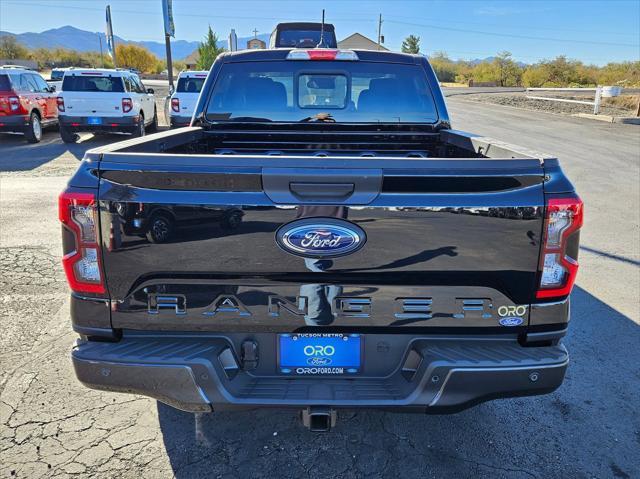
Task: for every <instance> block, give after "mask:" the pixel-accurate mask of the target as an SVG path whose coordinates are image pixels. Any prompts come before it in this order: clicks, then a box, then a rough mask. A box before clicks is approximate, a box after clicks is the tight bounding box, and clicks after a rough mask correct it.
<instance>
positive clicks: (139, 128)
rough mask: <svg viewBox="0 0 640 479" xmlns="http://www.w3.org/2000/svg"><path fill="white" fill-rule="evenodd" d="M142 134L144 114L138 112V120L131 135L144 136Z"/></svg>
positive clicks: (143, 131) (143, 132)
mask: <svg viewBox="0 0 640 479" xmlns="http://www.w3.org/2000/svg"><path fill="white" fill-rule="evenodd" d="M144 134H145V130H144V115H143V114H142V113H140V122H139V123H138V124H137V125H136V127H135V129H134V130H133V136H135V137H140V136H144Z"/></svg>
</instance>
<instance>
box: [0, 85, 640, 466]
mask: <svg viewBox="0 0 640 479" xmlns="http://www.w3.org/2000/svg"><path fill="white" fill-rule="evenodd" d="M448 104H449V107H450V110H451V116H452V119H453V125H454V127H455V128H458V129H462V130H468V131H473V132H475V133H479V134H482V135H486V136H491V137H495V138H498V139H500V140H504V141H508V142H513V143H516V144H519V145H522V146H525V147H530V148H534V149H537V150H543V151H546V152H549V153H551V154H553V155H556V156H558V157H559V158H560V159H561V162H562V165H563V168H564V169H565V171H566V173H567V174H568V176H569V177H570V178H571V179H572V181H573V182H574V184H575V186H576V188H577V190H578V192H579V194H580V195H581V196H582V198H583V200H584V203H585V208H586V221H585V226H584V228H583V232H582V237H581V244H582V246H581V252H580V255H581V256H580V262H581V270H580V273H579V276H578V281H577V287H576V288H575V290H574V293H573V296H572V320H571V324H570V333H569V335H568V337H567V338H566V341H565V344H566V345H567V347H568V349H569V351H570V355H571V364H570V367H569V371H568V374H567V378H566V381H565V383H564V384H563V386H562V387H561V388H560V389H559V390H558V391H556V392H555V393H553V394H550V395H547V396H540V397H535V398H518V399H507V400H498V401H493V402H489V403H485V404H482V405H479V406H477V407H475V408H473V409H470V410H467V411H464V412H462V413H459V414H455V415H443V416H425V415H413V414H401V413H390V412H381V411H350V412H345V413H341V414H340V416H339V419H338V425H337V427H336V428H335V429H334V430H333V431H332V432H330V433H328V434H313V433H310V432H308V431H307V430H305V429H304V428H303V427H302V425H301V423H300V421H299V420H298V418H297V417H296V416H295V414H293V413H292V412H291V411H278V410H256V411H249V412H246V411H245V412H228V413H214V414H210V415H192V414H187V413H182V412H179V411H176V410H173V409H171V408H169V407H166V406H163V405H161V404H157V403H156V402H155V401H153V400H151V399H148V398H144V397H140V396H130V395H120V394H111V393H106V392H98V391H92V390H89V389H86V388H84V387H83V386H81V385H80V384H79V383H78V382H77V380H76V379H75V376H74V374H73V371H72V368H71V363H70V360H69V351H70V346H71V343H72V342H73V339H74V337H75V335H74V333H73V332H72V331H71V327H70V324H69V319H68V315H69V311H68V308H69V304H68V299H67V297H68V292H67V287H66V283H65V281H64V275H63V273H62V270H61V267H60V262H59V256H60V251H61V247H60V228H59V225H58V222H57V211H56V196H57V194H58V193H59V191H60V190H61V189H62V188H63V187H64V184H65V182H66V181H67V178H68V175H69V174H71V173H72V172H73V171H74V169H75V167H76V165H77V161H78V160H79V159H80V158H81V157H82V155H83V154H84V151H86V150H87V149H88V148H92V147H94V146H97V145H99V144H103V143H106V142H110V141H114V140H117V138H114V137H98V138H93V137H91V135H83V138H82V141H81V142H80V143H79V144H77V145H71V146H69V145H64V144H62V143H61V142H60V140H59V139H58V135H57V132H55V131H52V132H47V133H46V135H45V139H44V141H43V142H42V143H41V144H39V145H27V144H26V143H24V142H23V140H22V139H21V138H20V137H11V136H5V135H2V136H0V320H1V324H2V326H3V334H1V335H0V363H1V368H0V477H28V478H38V477H69V476H81V477H122V478H136V479H138V478H140V477H144V478H145V479H146V478H155V477H172V476H175V477H178V478H189V479H191V478H200V477H256V478H261V477H265V478H266V477H292V478H293V477H296V478H297V477H451V478H467V477H469V478H471V477H473V478H476V477H486V478H540V479H542V478H556V477H557V478H608V477H615V478H623V479H629V478H636V477H640V414H638V406H639V405H640V299H639V297H640V192H639V188H640V127H638V126H635V125H620V124H606V123H600V122H591V121H588V120H583V119H578V118H572V117H567V116H562V115H554V114H548V113H541V112H534V111H525V110H518V109H515V108H510V107H502V106H499V105H492V104H483V103H477V102H472V101H468V100H467V99H466V97H465V96H456V97H451V98H449V100H448Z"/></svg>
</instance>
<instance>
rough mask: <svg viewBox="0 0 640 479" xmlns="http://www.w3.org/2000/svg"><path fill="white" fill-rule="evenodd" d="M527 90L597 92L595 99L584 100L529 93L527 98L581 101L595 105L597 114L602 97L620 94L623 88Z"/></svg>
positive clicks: (594, 110)
mask: <svg viewBox="0 0 640 479" xmlns="http://www.w3.org/2000/svg"><path fill="white" fill-rule="evenodd" d="M527 91H528V92H529V91H549V92H580V93H584V92H587V91H592V92H595V97H594V99H593V101H583V100H570V99H568V98H553V97H546V96H531V95H527V98H531V99H532V100H544V101H560V102H564V103H579V104H581V105H593V114H594V115H597V114H598V113H600V103H601V102H602V97H612V96H618V95H620V93H621V92H622V88H621V87H619V86H599V87H597V88H527Z"/></svg>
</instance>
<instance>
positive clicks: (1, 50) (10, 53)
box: [0, 35, 29, 60]
mask: <svg viewBox="0 0 640 479" xmlns="http://www.w3.org/2000/svg"><path fill="white" fill-rule="evenodd" d="M0 58H2V59H4V60H18V59H26V58H29V50H27V48H25V47H24V46H23V45H22V44H20V43H18V40H16V38H15V37H14V36H12V35H2V36H1V37H0Z"/></svg>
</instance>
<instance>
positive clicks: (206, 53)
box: [196, 25, 224, 70]
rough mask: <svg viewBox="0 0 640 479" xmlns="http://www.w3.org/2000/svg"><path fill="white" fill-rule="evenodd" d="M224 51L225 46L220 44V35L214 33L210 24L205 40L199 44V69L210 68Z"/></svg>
mask: <svg viewBox="0 0 640 479" xmlns="http://www.w3.org/2000/svg"><path fill="white" fill-rule="evenodd" d="M222 52H224V48H222V47H219V46H218V35H216V34H215V33H214V31H213V30H212V29H211V25H209V31H208V32H207V36H206V37H205V39H204V41H203V42H200V45H199V46H198V56H199V57H198V62H197V64H196V66H197V68H198V70H209V69H210V68H211V65H213V62H214V61H215V59H216V58H218V55H220V54H221V53H222Z"/></svg>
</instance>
